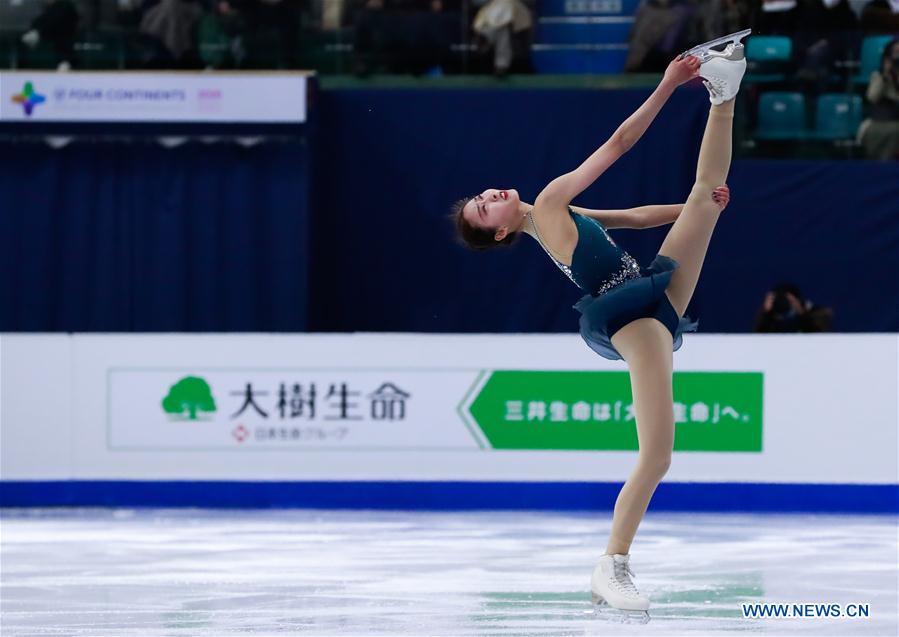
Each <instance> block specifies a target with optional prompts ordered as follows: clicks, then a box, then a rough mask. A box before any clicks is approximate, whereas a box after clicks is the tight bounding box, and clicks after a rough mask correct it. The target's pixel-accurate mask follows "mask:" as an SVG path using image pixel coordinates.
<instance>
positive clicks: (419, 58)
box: [353, 0, 458, 75]
mask: <svg viewBox="0 0 899 637" xmlns="http://www.w3.org/2000/svg"><path fill="white" fill-rule="evenodd" d="M448 3H449V0H360V2H359V4H358V5H357V11H356V15H355V39H354V43H353V45H354V51H355V57H356V59H355V72H356V74H357V75H367V74H368V73H371V72H373V71H374V72H394V73H414V74H420V73H423V72H425V71H427V70H429V69H431V68H433V67H434V66H439V65H442V64H444V63H445V62H446V60H447V59H448V57H449V54H450V45H451V44H452V39H453V33H454V32H455V31H457V30H458V22H457V21H456V17H455V16H454V15H452V8H451V7H448V6H447V5H448ZM453 4H454V5H455V4H457V2H454V3H453Z"/></svg>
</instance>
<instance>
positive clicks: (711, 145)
mask: <svg viewBox="0 0 899 637" xmlns="http://www.w3.org/2000/svg"><path fill="white" fill-rule="evenodd" d="M737 57H738V60H737V61H730V60H726V59H720V58H713V59H712V60H711V61H710V62H707V63H706V64H704V65H703V67H705V66H707V65H714V67H713V68H712V69H708V70H707V72H706V74H703V70H704V69H702V67H701V68H700V75H703V77H709V78H710V79H707V80H706V88H708V90H709V93H710V94H711V101H712V103H713V106H712V107H711V109H710V110H709V118H708V121H707V123H706V127H705V133H704V134H703V137H702V146H701V147H700V150H699V161H698V164H697V166H696V181H695V183H694V184H693V189H692V190H691V191H690V196H689V197H688V198H687V201H686V203H685V204H684V208H683V210H682V211H681V214H680V216H679V217H678V219H677V221H675V222H674V225H673V226H672V227H671V230H669V231H668V236H667V237H665V241H664V242H663V243H662V247H661V248H660V249H659V254H662V255H665V256H668V257H671V258H672V259H674V260H675V261H677V262H678V264H679V266H680V267H678V269H677V270H675V272H674V275H673V276H672V277H671V283H670V285H669V286H668V289H667V291H666V293H667V295H668V298H669V300H670V301H671V305H672V306H673V307H674V309H675V310H676V311H677V313H678V315H680V316H683V314H684V312H685V311H686V309H687V305H688V304H689V302H690V299H691V298H692V296H693V291H694V290H695V289H696V283H697V281H698V280H699V272H700V270H701V269H702V263H703V261H704V260H705V255H706V251H707V250H708V247H709V241H710V240H711V238H712V232H713V231H714V229H715V224H716V223H717V222H718V216H719V215H720V214H721V209H720V208H719V206H718V204H717V203H716V202H714V201H713V200H712V199H710V198H709V195H708V193H709V192H711V191H712V190H714V189H715V188H716V187H717V186H720V185H722V184H723V183H725V181H726V180H727V173H728V170H729V169H730V158H731V145H732V129H733V120H734V99H733V98H732V97H731V99H729V100H726V101H722V97H723V96H727V95H735V94H736V91H737V89H738V88H739V81H740V79H741V78H742V76H743V70H744V69H745V67H746V61H745V59H743V56H742V51H738V52H737ZM728 65H736V68H733V66H728ZM734 84H736V87H735V86H734Z"/></svg>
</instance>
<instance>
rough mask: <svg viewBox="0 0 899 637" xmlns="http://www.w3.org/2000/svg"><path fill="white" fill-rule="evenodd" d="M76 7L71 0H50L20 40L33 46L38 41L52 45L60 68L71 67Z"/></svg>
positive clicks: (76, 26) (76, 22)
mask: <svg viewBox="0 0 899 637" xmlns="http://www.w3.org/2000/svg"><path fill="white" fill-rule="evenodd" d="M79 17H80V16H79V15H78V9H77V8H76V7H75V3H74V2H71V0H52V1H50V2H47V3H46V6H45V7H44V10H43V11H42V12H41V13H40V15H38V16H37V17H36V18H35V19H34V21H33V22H32V23H31V29H30V30H29V31H28V32H27V33H25V35H23V36H22V42H24V43H25V44H26V45H27V46H29V47H31V48H34V47H36V46H37V45H38V44H39V43H40V42H46V43H48V44H50V45H51V46H52V47H53V50H54V52H55V54H56V59H57V64H58V65H59V68H60V70H67V69H69V68H71V65H72V59H73V57H74V56H73V52H74V49H75V34H76V33H77V32H78V20H79Z"/></svg>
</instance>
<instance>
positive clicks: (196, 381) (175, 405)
mask: <svg viewBox="0 0 899 637" xmlns="http://www.w3.org/2000/svg"><path fill="white" fill-rule="evenodd" d="M162 409H163V410H164V411H165V412H166V413H167V414H168V415H169V418H171V419H172V420H209V416H206V417H205V418H204V417H202V416H201V415H199V413H198V412H204V413H207V414H210V413H212V412H214V411H215V399H214V398H213V397H212V390H211V389H209V384H208V383H207V382H206V381H205V380H203V379H202V378H198V377H196V376H185V377H184V378H182V379H181V380H179V381H178V382H177V383H175V384H174V385H172V387H171V388H170V389H169V393H168V396H166V397H165V398H163V399H162Z"/></svg>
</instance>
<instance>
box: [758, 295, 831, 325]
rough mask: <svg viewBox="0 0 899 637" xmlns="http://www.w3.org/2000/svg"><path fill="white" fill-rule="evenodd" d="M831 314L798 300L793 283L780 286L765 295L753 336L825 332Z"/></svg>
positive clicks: (825, 309)
mask: <svg viewBox="0 0 899 637" xmlns="http://www.w3.org/2000/svg"><path fill="white" fill-rule="evenodd" d="M832 319H833V310H832V309H831V308H829V307H818V306H816V305H814V304H813V303H812V302H811V301H809V300H807V299H803V298H802V293H801V292H800V291H799V288H798V287H796V285H794V284H793V283H781V284H779V285H777V286H776V287H775V288H774V289H773V290H771V291H770V292H768V293H767V294H765V300H764V302H763V303H762V307H761V309H760V310H759V312H758V314H757V315H756V319H755V328H754V331H756V332H829V331H830V325H831V322H832Z"/></svg>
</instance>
